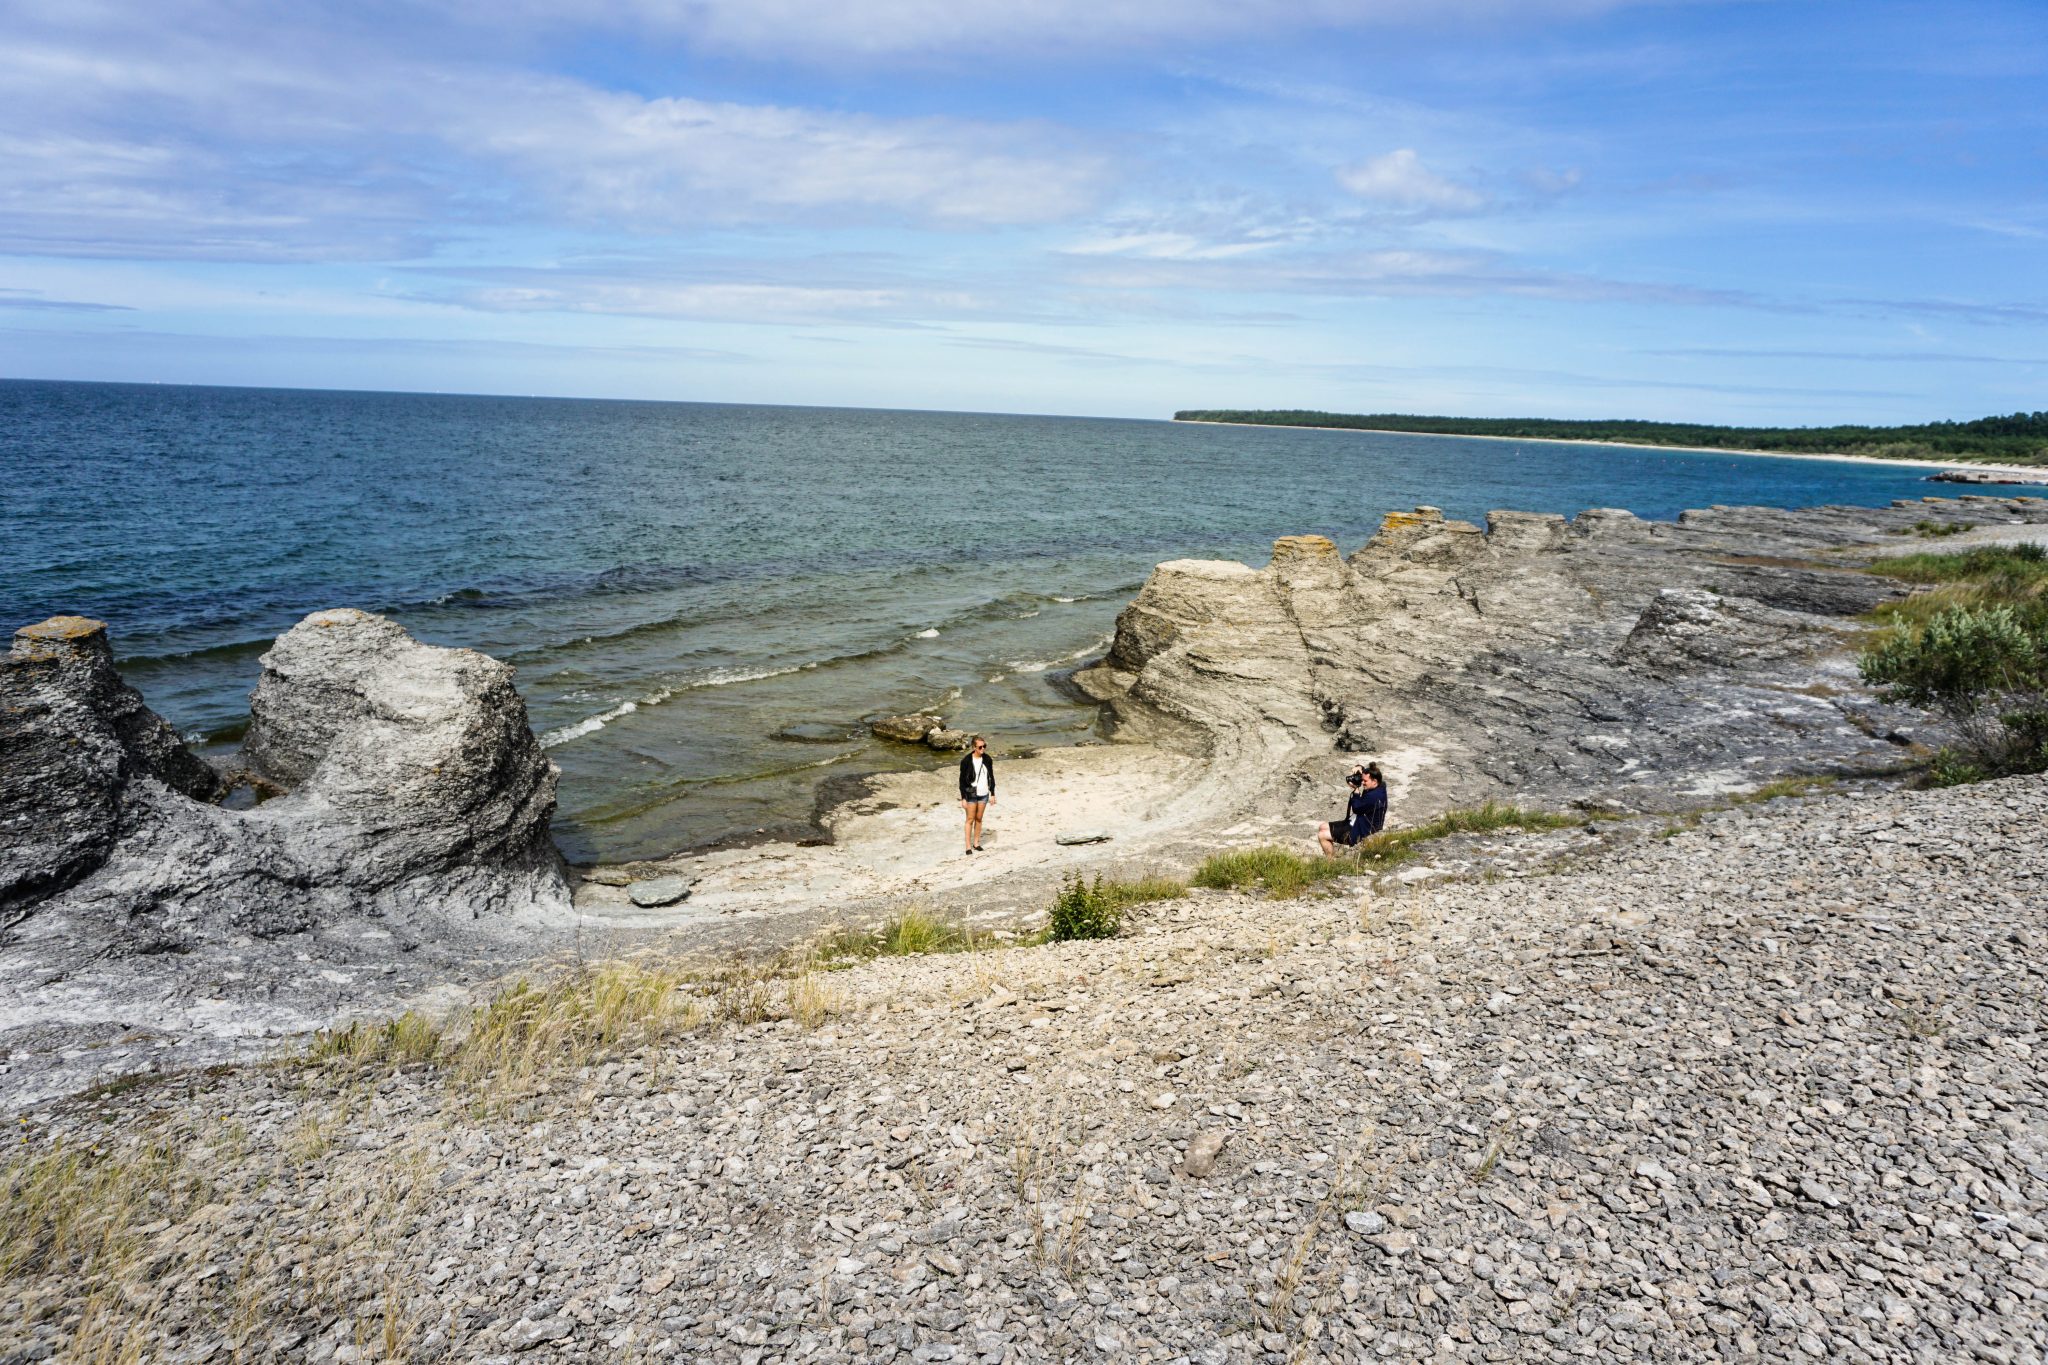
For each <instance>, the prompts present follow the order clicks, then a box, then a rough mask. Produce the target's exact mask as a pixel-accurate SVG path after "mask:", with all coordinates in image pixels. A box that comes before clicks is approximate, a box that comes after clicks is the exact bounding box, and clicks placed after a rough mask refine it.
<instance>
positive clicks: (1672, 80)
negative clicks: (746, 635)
mask: <svg viewBox="0 0 2048 1365" xmlns="http://www.w3.org/2000/svg"><path fill="white" fill-rule="evenodd" d="M0 33H5V34H6V37H5V40H4V41H0V376H8V377H16V378H66V379H96V380H123V381H145V382H154V381H160V382H166V383H207V384H238V385H264V386H270V385H275V386H288V387H309V388H345V389H346V388H366V389H403V390H428V391H436V390H442V391H459V392H478V393H516V394H550V395H564V396H584V397H621V398H657V399H684V400H694V401H713V402H750V403H794V404H825V405H846V406H859V407H888V408H937V409H953V410H969V411H998V412H1041V413H1074V414H1089V415H1107V416H1131V417H1164V416H1168V415H1170V414H1171V413H1172V412H1173V411H1174V410H1175V409H1178V408H1190V407H1303V408H1320V409H1326V410H1332V411H1345V412H1384V411H1393V412H1415V413H1449V414H1465V415H1483V416H1518V415H1528V416H1554V417H1646V418H1659V419H1671V420H1691V421H1714V422H1727V423H1791V424H1810V423H1828V422H1837V421H1856V422H1908V421H1923V420H1930V419H1936V418H1956V419H1967V418H1970V417H1976V416H1982V415H1985V414H1987V413H1995V412H1996V413H2003V412H2012V411H2017V410H2023V409H2024V410H2033V409H2038V408H2044V407H2048V99H2044V98H2043V97H2042V92H2043V90H2048V4H2042V3H2041V0H2012V2H2010V3H2002V2H2000V0H1950V2H1949V3H1941V4H1933V3H1925V0H1915V2H1914V3H1890V2H1888V0H1855V2H1854V3H1834V2H1833V0H1813V2H1812V3H1808V2H1806V0H1742V2H1741V3H1718V2H1716V0H1691V2H1688V0H1662V2H1661V3H1651V2H1642V3H1638V2H1635V0H1288V2H1287V3H1278V4H1275V3H1266V2H1265V0H1176V2H1175V3H1171V4H1169V3H1166V0H868V3H861V4H851V3H847V2H846V0H584V2H583V3H579V4H576V5H549V4H544V3H541V2H540V0H421V3H412V4H401V3H395V2H394V0H352V2H351V3H341V4H326V3H319V2H318V0H297V2H296V3H287V2H285V0H269V2H267V3H266V2H263V0H146V2H143V3H138V2H136V0H64V2H63V3H50V0H0Z"/></svg>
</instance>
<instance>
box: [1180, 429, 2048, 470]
mask: <svg viewBox="0 0 2048 1365" xmlns="http://www.w3.org/2000/svg"><path fill="white" fill-rule="evenodd" d="M1167 420H1168V421H1171V422H1174V423H1177V424H1178V425H1180V426H1184V427H1263V428H1265V429H1266V430H1268V431H1348V432H1356V433H1361V434H1370V435H1376V436H1427V437H1430V438H1431V439H1433V440H1451V441H1516V442H1524V441H1526V442H1530V443H1534V444H1539V445H1550V446H1616V447H1619V448H1620V449H1623V450H1681V451H1692V452H1695V453H1698V454H1701V455H1757V456H1762V457H1764V458H1766V459H1772V460H1828V461H1832V462H1834V463H1837V464H1875V465H1890V466H1896V467H1899V468H1903V469H1937V470H1939V469H1955V470H1962V471H1964V472H1969V471H1973V470H1974V471H1979V472H1982V473H1988V474H2022V475H2025V476H2026V477H2025V479H2024V480H2023V482H2028V483H2048V465H2024V464H1983V463H1979V462H1977V461H1975V460H1921V459H1897V460H1894V459H1888V458H1886V457H1884V456H1882V455H1846V454H1837V455H1816V454H1813V453H1811V452H1808V451H1800V450H1736V449H1734V448H1733V447H1731V446H1671V445H1652V444H1649V443H1647V442H1643V441H1594V440H1585V439H1578V438H1567V437H1561V436H1480V435H1467V434H1465V433H1463V432H1455V431H1392V430H1389V429H1387V428H1385V427H1311V426H1300V425H1297V424H1295V423H1292V422H1199V421H1197V422H1188V421H1182V420H1181V419H1180V418H1178V417H1172V418H1168V419H1167Z"/></svg>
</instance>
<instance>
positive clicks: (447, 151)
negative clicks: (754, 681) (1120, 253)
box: [0, 6, 1110, 261]
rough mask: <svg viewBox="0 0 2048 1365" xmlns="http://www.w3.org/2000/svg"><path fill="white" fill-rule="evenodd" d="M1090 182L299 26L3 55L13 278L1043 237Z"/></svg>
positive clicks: (915, 128) (958, 136)
mask: <svg viewBox="0 0 2048 1365" xmlns="http://www.w3.org/2000/svg"><path fill="white" fill-rule="evenodd" d="M201 8H202V9H203V8H204V7H203V6H202V7H201ZM211 18H212V19H214V20H216V21H218V20H220V19H221V16H220V15H218V14H214V15H212V16H211ZM1109 168H1110V167H1109V161H1108V159H1107V158H1106V157H1104V156H1102V155H1100V154H1098V153H1096V152H1095V151H1093V150H1091V149H1090V148H1089V147H1087V146H1085V145H1083V144H1082V143H1081V142H1080V140H1079V139H1078V137H1076V136H1075V135H1073V134H1071V133H1068V132H1064V131H1062V130H1060V129H1058V128H1056V127H1053V126H1050V125H1047V124H1043V123H1038V122H1019V121H1009V122H1004V121H989V120H972V119H964V118H950V117H915V118H902V117H884V116H878V115H869V114H861V113H848V112H841V111H837V110H822V109H806V108H799V107H791V106H788V105H782V104H768V103H742V102H736V101H711V100H702V99H693V98H687V97H672V98H649V97H645V96H642V95H639V94H634V93H628V92H623V91H616V90H605V89H601V88H598V87H596V86H593V85H591V84H588V83H587V82H583V81H579V80H576V79H572V78H570V77H566V76H559V75H550V74H544V73H538V72H532V71H526V70H520V69H516V68H511V67H500V66H489V65H484V64H481V63H479V62H476V61H470V60H450V61H445V62H439V63H434V62H429V61H426V60H423V59H420V58H416V57H414V56H412V55H411V54H408V53H403V52H401V51H399V50H398V48H397V47H396V46H395V45H394V44H392V43H391V42H390V41H389V40H388V38H386V37H383V36H371V37H364V36H362V35H359V34H353V33H351V32H350V31H348V30H347V29H346V28H344V27H341V26H339V25H338V24H336V25H331V26H328V27H322V26H321V25H320V23H319V22H318V21H315V20H304V21H301V22H300V23H299V24H297V25H290V24H276V25H269V24H253V25H249V26H247V27H237V26H235V25H231V24H227V23H225V22H208V23H199V22H192V23H189V24H173V23H172V22H171V21H170V20H168V19H165V20H162V21H158V22H152V23H149V24H136V23H130V22H123V21H122V20H121V16H120V15H118V14H117V13H111V12H109V11H107V10H105V9H95V8H91V7H84V8H80V9H77V10H73V11H58V10H54V9H53V10H52V11H50V12H48V13H47V14H45V15H42V16H38V17H37V19H36V20H34V21H32V22H28V21H25V22H24V23H23V24H22V25H20V26H19V27H18V28H17V30H16V31H15V32H14V33H12V34H10V39H9V41H8V42H7V43H5V44H0V252H10V253H14V254H22V255H39V256H98V257H129V258H138V259H139V258H159V259H160V258H176V257H186V258H202V259H230V260H248V261H303V260H349V259H354V260H366V259H367V260H379V259H382V260H401V259H415V258H418V257H420V256H422V255H425V254H427V253H429V252H430V251H431V250H432V249H433V247H434V245H435V243H436V242H437V241H446V240H448V239H450V238H452V237H456V236H461V235H465V234H467V233H469V232H472V231H475V230H477V229H479V228H485V229H496V228H502V227H511V226H521V225H534V224H551V223H573V224H576V225H578V226H583V225H595V226H598V227H601V228H609V229H614V230H623V231H628V232H651V233H673V232H677V231H687V230H689V229H692V228H696V227H701V226H704V225H707V224H760V223H788V222H824V223H827V224H829V225H831V226H834V227H845V226H852V225H858V224H862V223H877V222H879V223H898V222H900V223H911V224H918V225H935V226H940V227H956V226H964V225H1005V224H1013V223H1043V222H1048V221H1053V220H1057V219H1059V218H1062V217H1066V216H1070V215H1073V214H1076V213H1079V212H1082V211H1085V210H1087V209H1089V208H1091V207H1093V205H1094V204H1095V202H1096V200H1097V198H1098V196H1099V195H1100V194H1101V193H1102V192H1103V190H1104V189H1105V187H1106V186H1107V184H1108V182H1109V178H1110V177H1109Z"/></svg>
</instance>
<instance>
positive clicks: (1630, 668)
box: [1074, 498, 2048, 822]
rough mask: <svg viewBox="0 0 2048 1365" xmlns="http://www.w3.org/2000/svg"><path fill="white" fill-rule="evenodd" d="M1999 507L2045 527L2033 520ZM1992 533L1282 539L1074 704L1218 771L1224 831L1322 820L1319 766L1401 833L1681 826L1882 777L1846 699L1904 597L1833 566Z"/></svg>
mask: <svg viewBox="0 0 2048 1365" xmlns="http://www.w3.org/2000/svg"><path fill="white" fill-rule="evenodd" d="M1992 501H1996V502H1997V507H1996V511H1997V513H1998V514H1999V515H2000V516H2001V517H2002V518H2003V519H2005V520H2009V521H2018V522H2030V523H2044V522H2048V504H2044V503H2040V502H2038V501H2036V500H2031V499H2017V498H2016V499H2007V500H2002V501H1999V500H1987V502H1992ZM1986 514H1987V509H1986V508H1984V507H1978V506H1975V505H1963V504H1961V503H1958V502H1955V501H1943V500H1937V501H1934V502H1909V503H1907V504H1904V505H1903V506H1900V507H1896V508H1890V509H1878V508H1853V507H1824V508H1809V509H1804V510H1785V509H1779V508H1759V507H1712V508H1703V509H1699V510H1695V511H1689V512H1686V513H1684V514H1683V515H1682V516H1680V517H1679V518H1678V519H1677V520H1676V521H1674V522H1658V521H1646V520H1644V519H1642V518H1639V517H1637V516H1635V515H1634V514H1633V513H1630V512H1627V511H1623V510H1619V509H1614V508H1595V509H1591V510H1588V511H1585V512H1582V513H1580V514H1579V515H1578V516H1577V517H1576V518H1574V519H1572V520H1569V521H1567V520H1566V519H1565V518H1563V517H1559V516H1551V515H1543V514H1534V513H1525V512H1510V511H1499V512H1493V513H1491V514H1489V515H1488V517H1487V519H1486V528H1485V529H1484V530H1481V529H1480V528H1479V527H1477V526H1474V525H1471V524H1469V523H1465V522H1460V521H1454V520H1449V519H1446V518H1445V517H1444V515H1443V513H1442V512H1441V511H1440V510H1439V509H1437V508H1434V507H1419V508H1417V509H1415V510H1414V511H1413V512H1399V513H1393V514H1390V515H1389V516H1387V517H1386V519H1385V521H1384V523H1383V525H1382V527H1381V529H1380V531H1379V533H1378V534H1377V535H1375V536H1374V537H1373V538H1372V540H1371V541H1369V542H1368V543H1367V544H1366V545H1365V546H1364V547H1362V548H1361V549H1359V550H1358V551H1357V552H1356V553H1354V554H1352V555H1350V556H1348V557H1339V555H1338V553H1337V549H1336V547H1335V546H1334V545H1332V544H1331V543H1330V542H1329V541H1328V540H1326V539H1324V538H1323V537H1320V536H1295V537H1287V538H1284V539H1282V540H1280V541H1278V542H1276V543H1275V545H1274V551H1273V558H1272V561H1271V562H1270V563H1269V564H1268V565H1266V566H1265V567H1264V568H1259V569H1253V568H1250V567H1248V566H1246V565H1243V564H1237V563H1227V562H1210V561H1194V560H1175V561H1171V562H1169V563H1165V564H1161V565H1160V566H1159V567H1158V568H1157V569H1156V570H1155V571H1154V572H1153V575H1152V577H1151V579H1150V580H1149V581H1148V582H1147V583H1146V585H1145V587H1144V589H1143V590H1142V591H1141V592H1140V593H1139V594H1138V596H1137V598H1136V599H1135V600H1134V601H1133V602H1132V603H1131V604H1130V606H1129V607H1127V608H1126V609H1125V610H1124V612H1123V613H1122V615H1121V616H1119V617H1118V620H1117V629H1116V634H1115V636H1114V639H1113V642H1112V645H1111V647H1110V650H1109V653H1108V654H1107V655H1106V656H1105V657H1104V658H1103V659H1102V660H1101V661H1099V662H1098V663H1096V664H1095V665H1093V666H1091V667H1089V668H1085V669H1083V670H1081V671H1080V672H1079V673H1078V674H1076V676H1075V679H1074V681H1075V683H1076V684H1077V685H1078V686H1079V687H1081V688H1082V689H1083V690H1084V691H1086V692H1087V693H1088V694H1089V695H1091V696H1094V697H1097V698H1098V699H1101V700H1103V701H1106V702H1108V703H1109V705H1110V707H1111V709H1112V712H1113V715H1114V719H1115V721H1116V723H1117V726H1118V732H1119V736H1120V737H1123V738H1136V739H1142V740H1148V741H1151V742H1155V743H1161V744H1168V745H1172V746H1174V747H1177V748H1181V749H1183V750H1188V751H1192V752H1196V753H1200V754H1203V755H1206V756H1208V757H1210V758H1212V759H1214V760H1215V764H1214V766H1215V768H1216V769H1217V770H1218V771H1226V772H1228V773H1229V774H1230V780H1231V783H1232V784H1233V785H1232V788H1231V791H1230V796H1231V800H1232V802H1233V806H1232V809H1235V810H1236V811H1240V812H1243V813H1244V814H1246V815H1247V816H1256V817H1257V818H1261V819H1271V818H1273V817H1274V816H1275V815H1283V814H1284V815H1285V817H1286V818H1287V819H1290V820H1294V821H1299V820H1310V821H1313V820H1315V819H1317V818H1327V816H1328V810H1327V809H1326V807H1328V806H1330V805H1332V804H1333V796H1332V793H1331V790H1330V786H1331V784H1330V782H1329V780H1328V777H1327V773H1328V763H1329V760H1330V758H1331V757H1332V756H1333V754H1356V755H1360V756H1372V757H1377V758H1379V759H1381V760H1382V761H1383V763H1385V765H1386V766H1387V770H1388V772H1389V773H1390V775H1391V776H1392V777H1393V778H1394V784H1393V790H1394V801H1395V810H1396V812H1397V816H1396V819H1397V822H1398V820H1399V819H1400V818H1402V815H1403V814H1407V813H1414V812H1416V811H1418V809H1420V810H1423V811H1427V810H1431V809H1436V810H1440V809H1443V808H1445V807H1448V806H1455V805H1463V804H1472V803H1476V802H1478V801H1482V800H1486V799H1489V798H1492V799H1506V800H1513V801H1517V802H1520V803H1522V804H1534V805H1549V806H1553V807H1555V806H1558V805H1562V804H1565V803H1567V802H1573V803H1578V804H1589V803H1591V804H1600V803H1610V804H1612V805H1618V806H1620V807H1624V808H1639V809H1642V808H1647V809H1659V808H1672V807H1677V806H1683V805H1687V804H1689V803H1692V802H1696V801H1697V800H1698V799H1699V798H1700V797H1701V796H1703V795H1711V794H1713V793H1715V792H1718V791H1725V790H1741V789H1746V788H1747V787H1750V786H1753V785H1755V784H1756V783H1758V782H1761V781H1765V780H1768V779H1769V778H1771V777H1773V776H1777V775H1780V774H1783V773H1788V772H1811V771H1814V770H1816V769H1821V770H1827V771H1849V772H1853V771H1857V770H1868V771H1873V772H1875V771H1884V770H1886V769H1888V768H1890V767H1892V766H1893V765H1895V764H1896V762H1897V760H1898V757H1899V753H1898V749H1899V743H1898V741H1897V740H1896V738H1895V736H1898V735H1901V734H1904V733H1907V731H1906V730H1905V729H1904V728H1903V727H1904V726H1905V724H1906V722H1907V721H1909V720H1910V719H1913V718H1910V717H1907V716H1906V715H1905V714H1904V713H1902V712H1896V711H1894V710H1891V709H1888V708H1885V707H1882V706H1880V705H1879V704H1877V703H1876V702H1875V701H1874V700H1873V699H1872V698H1871V697H1870V696H1869V694H1868V693H1867V692H1866V691H1865V690H1864V689H1863V688H1862V687H1861V685H1860V683H1859V681H1858V679H1857V676H1856V671H1855V664H1854V636H1855V634H1856V631H1857V630H1858V629H1859V627H1858V626H1857V625H1856V623H1855V622H1854V620H1853V619H1852V618H1854V617H1855V616H1857V615H1859V614H1860V613H1863V612H1865V611H1868V610H1869V609H1870V608H1871V607H1873V606H1875V605H1876V604H1878V603H1879V602H1882V601H1884V600H1887V599H1889V598H1894V597H1897V596H1900V595H1902V593H1903V592H1904V591H1905V590H1906V589H1905V587H1904V585H1901V584H1899V583H1896V582H1892V581H1888V580H1886V579H1884V578H1882V577H1879V576H1875V575H1872V574H1868V573H1864V572H1861V571H1860V567H1859V566H1860V565H1861V564H1862V563H1863V562H1865V561H1866V560H1867V559H1868V558H1869V555H1868V554H1867V553H1849V554H1844V553H1842V551H1843V550H1844V549H1846V548H1851V547H1863V549H1864V550H1865V551H1867V550H1869V549H1873V548H1875V547H1879V546H1884V545H1888V544H1896V540H1895V539H1893V537H1894V536H1895V534H1896V533H1898V532H1900V531H1902V530H1910V529H1911V528H1912V527H1913V526H1914V525H1915V524H1916V523H1918V522H1919V521H1922V520H1927V519H1934V520H1937V521H1949V520H1956V521H1967V520H1981V519H1982V518H1984V517H1985V515H1986ZM1418 798H1419V800H1420V803H1421V804H1420V806H1418V805H1417V804H1415V802H1416V801H1417V800H1418ZM1219 820H1220V817H1219Z"/></svg>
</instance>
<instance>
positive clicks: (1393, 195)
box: [1337, 147, 1486, 213]
mask: <svg viewBox="0 0 2048 1365" xmlns="http://www.w3.org/2000/svg"><path fill="white" fill-rule="evenodd" d="M1337 183H1339V184H1340V185H1342V186H1343V187H1344V188H1345V189H1347V190H1349V191H1351V192H1352V193H1353V194H1355V195H1357V196H1358V197H1359V198H1361V199H1365V200H1369V201H1371V202H1372V203H1375V204H1381V205H1384V206H1386V207H1388V208H1394V209H1402V210H1406V211H1410V212H1426V213H1472V212H1475V211H1476V210H1478V209H1482V208H1484V207H1486V196H1485V195H1483V194H1481V193H1479V192H1478V191H1477V190H1475V189H1472V188H1470V187H1469V186H1465V185H1460V184H1459V183H1458V182H1457V181H1455V180H1447V179H1445V178H1444V177H1443V176H1440V175H1438V174H1437V173H1436V172H1434V171H1432V170H1430V169H1429V168H1428V167H1427V166H1424V165H1423V164H1422V158H1421V157H1419V156H1417V155H1416V154H1415V150H1414V148H1412V147H1402V148H1400V149H1399V150H1397V151H1392V152H1388V153H1387V154H1386V155H1384V156H1376V157H1373V158H1371V159H1370V160H1366V161H1361V162H1359V163H1358V164H1357V165H1354V166H1347V167H1345V168H1343V169H1342V170H1340V171H1338V172H1337Z"/></svg>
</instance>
